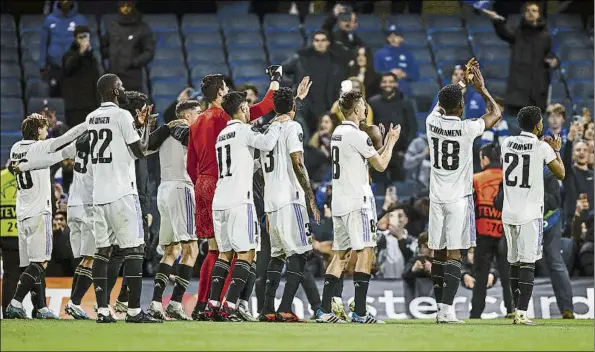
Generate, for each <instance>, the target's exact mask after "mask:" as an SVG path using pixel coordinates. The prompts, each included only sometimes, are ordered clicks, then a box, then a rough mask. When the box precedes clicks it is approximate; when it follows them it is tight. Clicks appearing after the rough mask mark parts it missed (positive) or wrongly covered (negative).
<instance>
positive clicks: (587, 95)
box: [568, 81, 593, 101]
mask: <svg viewBox="0 0 595 352" xmlns="http://www.w3.org/2000/svg"><path fill="white" fill-rule="evenodd" d="M568 92H569V93H570V98H572V101H580V100H587V99H593V81H591V82H588V81H583V82H577V81H575V82H569V83H568Z"/></svg>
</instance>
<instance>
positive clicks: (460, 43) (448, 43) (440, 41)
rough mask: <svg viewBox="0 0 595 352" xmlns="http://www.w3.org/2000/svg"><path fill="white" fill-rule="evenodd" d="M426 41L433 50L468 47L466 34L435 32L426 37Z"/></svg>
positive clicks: (460, 32) (461, 32) (459, 32)
mask: <svg viewBox="0 0 595 352" xmlns="http://www.w3.org/2000/svg"><path fill="white" fill-rule="evenodd" d="M428 41H429V42H430V46H431V47H432V48H433V49H441V48H459V47H468V46H469V42H468V41H467V34H466V33H465V32H463V31H458V32H455V31H453V32H436V33H432V34H429V35H428Z"/></svg>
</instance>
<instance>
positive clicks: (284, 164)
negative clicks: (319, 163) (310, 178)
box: [260, 121, 306, 212]
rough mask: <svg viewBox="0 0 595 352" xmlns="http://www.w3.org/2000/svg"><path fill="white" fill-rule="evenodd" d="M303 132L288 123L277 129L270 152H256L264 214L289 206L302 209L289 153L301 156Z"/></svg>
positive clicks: (295, 125) (303, 198) (299, 191)
mask: <svg viewBox="0 0 595 352" xmlns="http://www.w3.org/2000/svg"><path fill="white" fill-rule="evenodd" d="M303 138H304V135H303V132H302V127H301V125H300V124H299V123H298V122H295V121H289V122H287V123H284V124H282V125H281V134H280V136H279V140H278V141H277V144H276V145H275V147H274V148H273V150H271V151H270V152H262V151H261V152H260V163H261V165H262V169H263V171H264V172H263V174H264V181H265V186H264V203H265V211H266V212H271V211H275V210H278V209H279V208H281V207H283V206H285V205H287V204H290V203H298V204H302V205H303V206H306V199H305V194H304V190H303V189H302V186H301V185H300V183H299V181H298V179H297V177H296V175H295V171H294V170H293V163H292V161H291V153H294V152H303V151H304V149H303V145H302V143H303Z"/></svg>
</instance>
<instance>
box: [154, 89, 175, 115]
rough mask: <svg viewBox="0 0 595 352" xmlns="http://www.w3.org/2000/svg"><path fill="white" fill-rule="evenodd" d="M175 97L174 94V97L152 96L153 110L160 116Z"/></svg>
mask: <svg viewBox="0 0 595 352" xmlns="http://www.w3.org/2000/svg"><path fill="white" fill-rule="evenodd" d="M178 93H179V92H178ZM175 98H176V96H174V97H171V96H169V97H167V96H164V97H154V98H153V104H154V105H155V111H156V112H157V113H159V115H160V117H161V116H163V112H164V111H165V109H167V107H168V106H169V104H171V102H172V101H173V100H174V99H175Z"/></svg>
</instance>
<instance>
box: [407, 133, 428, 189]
mask: <svg viewBox="0 0 595 352" xmlns="http://www.w3.org/2000/svg"><path fill="white" fill-rule="evenodd" d="M431 166H432V165H431V163H430V147H429V145H428V137H427V136H426V134H425V133H422V134H420V135H419V136H417V137H415V139H414V140H413V141H411V143H410V144H409V146H408V147H407V151H406V152H405V159H404V160H403V168H404V169H405V171H406V173H407V176H406V178H407V180H408V181H410V182H411V183H412V184H416V185H417V187H416V188H418V189H421V190H426V191H428V192H429V190H430V169H431Z"/></svg>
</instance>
